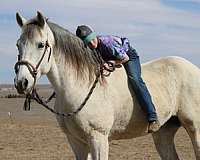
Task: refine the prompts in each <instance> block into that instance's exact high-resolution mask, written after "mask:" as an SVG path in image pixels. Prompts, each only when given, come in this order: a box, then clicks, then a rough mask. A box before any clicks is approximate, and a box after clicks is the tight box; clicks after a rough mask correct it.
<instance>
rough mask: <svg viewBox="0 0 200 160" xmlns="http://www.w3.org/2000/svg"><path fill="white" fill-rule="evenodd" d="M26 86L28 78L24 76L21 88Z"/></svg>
mask: <svg viewBox="0 0 200 160" xmlns="http://www.w3.org/2000/svg"><path fill="white" fill-rule="evenodd" d="M27 87H28V80H27V79H26V78H24V79H23V80H22V88H23V90H25V89H26V88H27Z"/></svg>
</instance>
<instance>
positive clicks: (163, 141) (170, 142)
mask: <svg viewBox="0 0 200 160" xmlns="http://www.w3.org/2000/svg"><path fill="white" fill-rule="evenodd" d="M179 127H180V122H179V120H178V118H176V117H172V118H171V119H170V120H169V121H167V122H166V124H165V125H164V126H162V127H161V128H160V130H159V131H157V132H155V133H152V136H153V140H154V143H155V146H156V149H157V151H158V153H159V155H160V157H161V159H162V160H178V159H179V158H178V155H177V152H176V149H175V145H174V136H175V134H176V132H177V130H178V128H179Z"/></svg>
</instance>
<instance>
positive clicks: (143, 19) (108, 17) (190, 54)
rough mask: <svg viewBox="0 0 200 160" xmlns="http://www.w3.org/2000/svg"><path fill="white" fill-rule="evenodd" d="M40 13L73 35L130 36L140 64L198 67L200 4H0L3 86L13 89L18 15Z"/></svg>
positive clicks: (165, 0)
mask: <svg viewBox="0 0 200 160" xmlns="http://www.w3.org/2000/svg"><path fill="white" fill-rule="evenodd" d="M37 10H39V11H41V12H42V13H43V14H44V15H45V16H46V17H48V18H49V19H50V20H51V21H53V22H55V23H57V24H60V25H61V26H63V27H65V28H67V29H68V30H70V31H71V32H75V29H76V26H77V25H79V24H89V25H90V26H92V27H93V28H94V29H95V30H96V32H97V33H99V34H113V35H119V36H126V37H128V38H129V39H130V41H131V43H132V45H133V46H134V47H135V48H136V50H137V51H138V53H139V55H140V57H141V61H142V62H146V61H149V60H152V59H155V58H159V57H164V56H172V55H175V56H181V57H184V58H186V59H188V60H190V61H191V62H192V63H194V64H196V65H198V66H200V0H106V1H104V0H96V1H95V0H73V1H66V0H56V1H50V0H42V1H41V0H34V1H27V0H6V1H1V2H0V37H1V38H0V54H1V58H0V83H13V78H14V70H13V65H14V63H15V62H16V57H17V50H16V47H15V44H16V40H17V38H18V36H19V35H20V28H19V27H18V26H17V24H16V20H15V14H16V12H20V14H21V15H23V16H24V17H26V18H31V17H33V16H35V15H36V11H37ZM40 82H41V83H46V82H47V80H46V79H45V78H44V79H42V80H41V81H40Z"/></svg>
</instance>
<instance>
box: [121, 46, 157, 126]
mask: <svg viewBox="0 0 200 160" xmlns="http://www.w3.org/2000/svg"><path fill="white" fill-rule="evenodd" d="M127 54H128V56H129V61H128V62H126V63H124V68H125V70H126V73H127V76H128V82H129V85H130V87H131V88H132V90H133V91H134V92H135V95H136V98H137V100H138V102H139V104H140V106H141V107H143V108H142V109H144V110H145V111H146V112H147V119H148V121H149V122H152V121H155V120H157V115H156V112H155V107H154V104H153V102H152V99H151V95H150V93H149V91H148V89H147V87H146V84H145V82H144V81H143V79H142V77H141V64H140V59H139V56H138V54H137V52H136V50H135V49H133V48H132V47H130V49H129V51H128V52H127Z"/></svg>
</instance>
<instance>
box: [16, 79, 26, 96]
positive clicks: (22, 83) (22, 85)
mask: <svg viewBox="0 0 200 160" xmlns="http://www.w3.org/2000/svg"><path fill="white" fill-rule="evenodd" d="M14 84H15V88H16V89H17V92H18V93H19V94H25V93H26V92H27V87H28V80H27V79H26V78H22V80H16V78H15V79H14Z"/></svg>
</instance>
